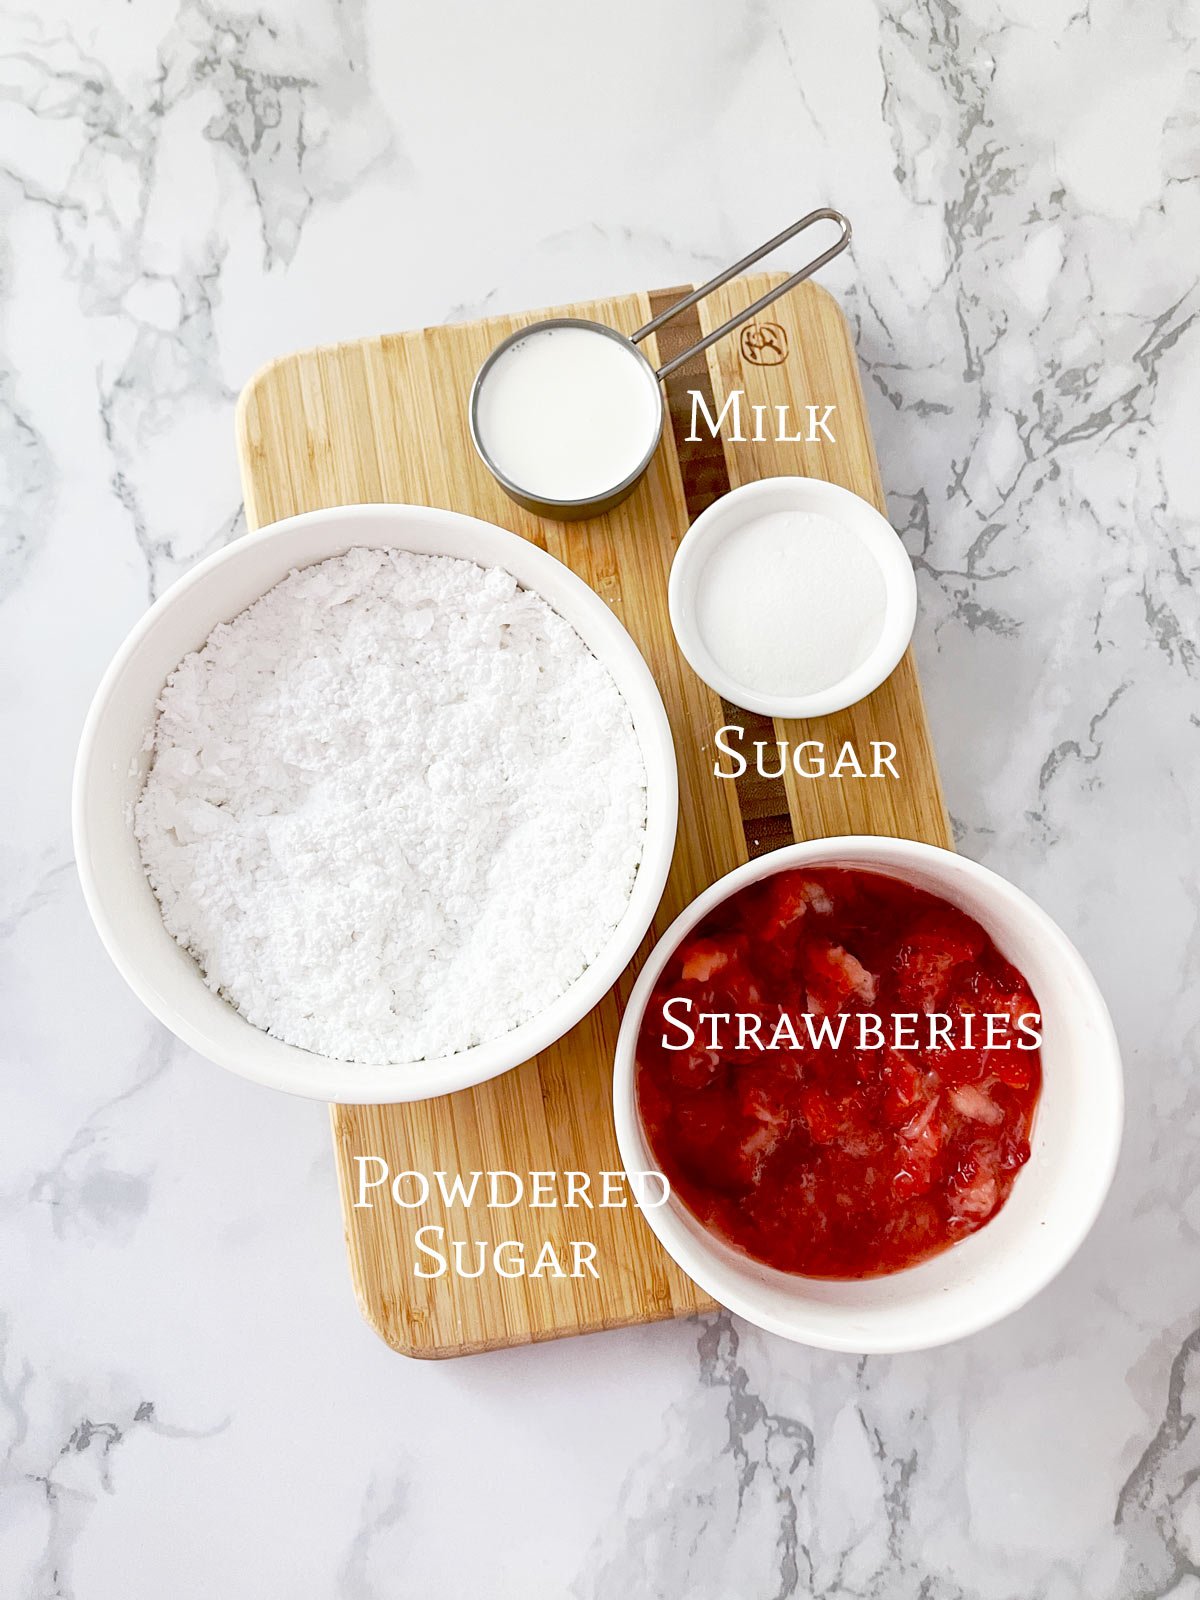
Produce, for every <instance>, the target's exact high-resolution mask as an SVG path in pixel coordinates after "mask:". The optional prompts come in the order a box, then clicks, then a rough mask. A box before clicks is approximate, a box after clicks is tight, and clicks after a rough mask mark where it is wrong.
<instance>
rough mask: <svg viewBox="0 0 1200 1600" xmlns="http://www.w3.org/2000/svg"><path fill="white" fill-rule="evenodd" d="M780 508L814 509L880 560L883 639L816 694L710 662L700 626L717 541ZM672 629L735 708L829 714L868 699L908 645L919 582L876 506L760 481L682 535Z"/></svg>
mask: <svg viewBox="0 0 1200 1600" xmlns="http://www.w3.org/2000/svg"><path fill="white" fill-rule="evenodd" d="M778 511H796V512H815V513H818V514H820V515H821V516H826V517H829V518H831V519H832V520H833V521H834V522H838V523H840V524H841V525H842V527H844V528H845V529H846V530H847V532H848V533H850V534H852V535H854V536H856V537H857V538H858V539H859V540H861V542H862V543H863V544H864V545H865V546H866V547H867V549H868V550H869V551H870V552H871V554H872V555H873V556H874V557H875V560H876V561H877V562H878V564H879V570H880V572H881V573H882V575H883V582H884V588H885V592H886V601H885V610H884V618H883V627H882V628H881V630H880V634H879V640H878V642H877V644H876V645H875V648H874V649H873V650H872V651H871V654H870V655H869V656H868V657H867V659H866V660H865V661H864V662H862V664H861V665H860V666H858V667H856V668H855V669H854V671H853V672H851V673H849V674H848V675H847V676H846V677H845V678H842V679H841V680H840V681H839V682H838V683H834V684H830V685H829V686H828V688H825V689H821V690H818V691H817V692H816V693H814V694H805V695H782V694H781V695H774V694H764V693H762V692H761V691H760V690H757V689H750V688H747V687H746V685H745V684H742V683H739V682H738V681H737V679H736V678H733V677H731V676H730V675H729V673H727V672H726V671H725V670H724V668H723V667H722V666H721V665H720V664H719V663H718V662H717V661H715V660H714V659H713V656H712V654H711V652H710V651H709V649H708V646H707V645H706V644H705V642H704V639H703V637H702V636H701V633H700V629H699V627H698V626H697V623H696V586H697V584H698V582H699V580H700V576H701V574H702V572H703V570H704V567H705V564H706V563H707V562H708V560H709V558H710V557H711V556H712V554H713V552H714V550H715V549H716V547H717V545H718V544H719V543H720V542H721V541H722V540H723V539H725V538H726V537H727V536H728V535H729V534H731V533H733V532H734V530H735V529H737V528H741V527H744V526H745V525H746V524H747V523H749V522H753V521H756V520H757V519H758V518H759V517H765V516H769V515H770V514H771V513H773V512H778ZM667 596H668V605H669V608H670V613H671V626H672V628H673V629H674V630H675V638H676V639H677V641H678V643H679V648H680V649H681V650H682V651H683V654H684V656H685V657H686V659H687V662H688V665H689V666H690V667H691V669H692V671H693V672H694V673H695V674H696V676H697V677H699V678H702V679H703V680H704V682H705V683H706V684H708V686H709V688H710V689H715V690H716V692H717V693H718V694H719V695H721V696H722V697H723V698H724V699H725V700H728V701H729V702H730V704H731V705H735V706H742V707H743V708H744V709H745V710H747V711H758V712H760V713H761V714H762V715H763V716H767V717H824V716H828V715H829V714H830V712H833V711H842V710H844V709H845V708H846V707H847V706H852V705H854V704H856V702H857V701H859V700H864V699H866V697H867V695H869V694H871V693H872V691H873V690H875V689H878V687H879V685H880V684H881V683H882V682H883V681H884V679H885V678H886V677H888V676H889V675H890V674H891V673H892V672H893V671H894V670H895V667H896V665H897V663H898V662H899V660H900V658H901V656H903V654H904V652H905V651H906V650H907V649H908V642H909V640H910V639H911V638H912V631H913V624H914V622H915V621H916V616H917V581H916V578H915V577H914V576H913V569H912V562H911V561H910V560H909V559H908V554H907V552H906V551H905V548H904V546H903V544H902V543H901V542H900V539H899V537H898V536H897V534H896V531H895V529H894V528H893V527H892V525H891V524H890V523H889V522H888V521H887V519H886V518H885V517H881V516H880V514H879V512H878V511H876V509H875V507H874V506H873V505H869V504H868V502H867V501H866V500H863V499H862V498H861V497H860V496H859V495H856V494H853V493H851V491H850V490H849V489H843V488H841V487H840V486H839V485H838V484H836V483H825V482H824V481H823V480H822V479H820V478H760V479H758V480H757V481H756V482H754V483H744V484H743V485H742V486H741V488H740V489H733V490H731V491H730V493H729V494H726V495H722V497H721V498H720V499H719V500H717V501H715V502H714V503H713V504H712V505H711V506H709V508H708V510H707V511H702V512H701V513H700V515H699V516H698V517H697V518H696V520H695V522H693V523H692V526H691V527H690V528H689V529H688V531H687V533H686V534H684V536H683V539H682V540H681V541H680V544H679V549H678V550H677V551H676V552H675V559H674V561H673V562H672V564H671V579H670V583H669V585H668V590H667Z"/></svg>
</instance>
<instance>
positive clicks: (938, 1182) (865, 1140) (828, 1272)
mask: <svg viewBox="0 0 1200 1600" xmlns="http://www.w3.org/2000/svg"><path fill="white" fill-rule="evenodd" d="M668 1005H669V1006H670V1007H671V1011H670V1016H669V1017H668V1015H667V1014H666V1013H665V1010H664V1008H665V1007H667V1006H668ZM785 1012H786V1013H787V1014H788V1017H789V1019H791V1022H792V1024H794V1025H793V1026H790V1027H788V1028H783V1027H782V1026H780V1021H781V1018H782V1016H783V1014H784V1013H785ZM804 1013H808V1014H809V1016H808V1021H807V1023H806V1022H805V1021H804V1017H803V1014H804ZM739 1014H741V1016H742V1017H743V1018H747V1019H749V1023H750V1024H753V1023H754V1022H761V1026H760V1027H759V1028H758V1030H757V1032H756V1031H755V1030H754V1028H753V1027H752V1026H746V1025H743V1031H742V1035H741V1036H740V1037H739V1032H738V1015H739ZM863 1014H875V1018H876V1020H877V1021H878V1022H879V1023H880V1024H881V1027H880V1030H879V1032H878V1033H876V1032H873V1031H871V1030H870V1028H868V1031H867V1032H866V1034H865V1035H864V1034H862V1033H861V1032H859V1031H858V1027H859V1025H860V1024H861V1023H862V1022H865V1021H866V1020H867V1018H866V1017H865V1016H864V1015H863ZM902 1014H903V1015H902ZM914 1014H915V1016H914ZM843 1016H845V1017H846V1018H847V1022H846V1023H845V1025H844V1026H843V1027H842V1032H841V1036H840V1040H838V1042H836V1043H835V1042H834V1039H835V1037H836V1033H837V1023H838V1019H839V1018H841V1017H843ZM988 1016H990V1017H991V1018H992V1019H993V1020H992V1021H991V1022H990V1023H985V1018H986V1017H988ZM704 1018H707V1019H709V1020H702V1019H704ZM723 1018H728V1019H729V1020H728V1021H722V1020H720V1019H723ZM681 1019H682V1021H681ZM712 1019H717V1020H715V1021H714V1020H712ZM1031 1019H1032V1020H1031ZM1040 1020H1041V1019H1040V1015H1039V1012H1038V1005H1037V1001H1036V1000H1035V998H1034V996H1033V994H1032V992H1031V990H1030V988H1029V985H1028V984H1027V983H1026V982H1025V979H1024V978H1023V977H1022V976H1021V974H1020V973H1019V972H1018V971H1017V970H1016V968H1015V967H1014V966H1012V964H1011V963H1010V962H1008V961H1006V960H1005V959H1004V957H1003V956H1002V955H1001V954H1000V952H999V951H998V950H997V949H996V946H995V945H994V944H993V943H992V941H991V939H990V938H989V937H988V936H987V934H986V933H985V932H984V930H983V929H982V928H981V927H980V925H979V924H978V923H977V922H976V921H974V919H973V918H971V917H969V916H967V915H966V914H965V913H964V912H962V911H959V910H957V909H956V908H955V907H954V906H952V905H950V904H949V903H948V902H947V901H945V900H941V899H939V898H938V897H937V896H935V895H931V894H927V893H925V892H924V891H923V890H921V889H916V888H913V887H912V886H910V885H909V884H906V883H902V882H900V881H899V880H897V879H894V878H889V877H886V876H884V875H883V874H881V873H875V872H863V871H856V870H850V869H822V870H819V871H807V870H804V869H796V870H792V871H787V872H780V873H777V874H775V875H774V876H772V877H769V878H767V879H765V880H763V881H762V882H760V883H756V884H752V885H750V886H749V887H748V888H746V889H743V890H741V891H740V892H739V893H738V894H735V895H733V896H731V898H730V899H728V900H726V901H725V902H723V903H722V904H721V905H719V906H718V907H717V908H716V909H715V910H714V911H712V912H711V913H710V914H709V915H708V916H707V917H706V918H705V919H704V920H703V921H702V922H701V923H700V924H699V925H698V926H697V927H696V928H695V929H694V930H693V931H692V932H691V933H690V934H689V935H688V936H687V938H686V939H685V940H684V941H683V943H682V944H681V945H680V947H679V949H678V950H676V951H675V952H674V954H673V955H672V957H671V959H670V961H668V963H667V965H666V968H665V969H664V971H663V973H662V976H661V977H660V978H659V981H658V984H657V986H656V988H655V991H654V993H653V995H652V996H651V999H650V1003H649V1005H648V1006H647V1008H646V1015H645V1017H644V1019H643V1022H642V1028H641V1032H640V1035H639V1038H638V1048H637V1096H638V1106H639V1110H640V1112H641V1117H642V1123H643V1126H644V1128H645V1130H646V1135H647V1138H648V1139H649V1142H650V1147H651V1149H652V1150H653V1152H654V1156H655V1159H656V1160H657V1162H658V1164H659V1167H660V1168H661V1170H662V1171H663V1172H664V1173H665V1174H666V1176H667V1178H668V1179H669V1181H670V1183H671V1187H672V1188H673V1189H674V1191H675V1192H676V1194H677V1195H678V1196H679V1197H680V1199H681V1200H682V1201H683V1202H684V1204H685V1205H686V1206H687V1207H688V1208H689V1209H690V1210H691V1211H692V1212H693V1213H694V1214H695V1216H696V1217H697V1218H698V1219H699V1220H700V1221H701V1222H702V1223H704V1225H705V1226H706V1227H708V1228H710V1229H712V1230H713V1231H714V1232H715V1233H717V1234H719V1235H721V1236H722V1237H723V1238H725V1239H726V1240H728V1241H729V1243H731V1244H733V1245H735V1246H737V1247H738V1248H739V1249H741V1250H744V1251H745V1252H746V1253H747V1254H748V1255H750V1256H753V1257H754V1258H755V1259H756V1260H758V1261H762V1262H764V1263H766V1264H767V1265H768V1266H772V1267H778V1268H780V1269H782V1270H783V1271H785V1272H795V1273H802V1274H804V1275H805V1276H809V1277H820V1278H868V1277H875V1276H877V1275H878V1274H881V1273H887V1272H896V1271H899V1270H900V1269H901V1268H902V1267H909V1266H913V1265H914V1264H915V1263H916V1262H918V1261H923V1260H925V1259H926V1258H927V1257H929V1256H932V1255H936V1254H937V1253H938V1252H939V1251H941V1250H944V1249H946V1248H947V1246H948V1245H951V1244H953V1243H954V1242H955V1241H956V1240H958V1239H961V1238H963V1237H965V1236H966V1235H967V1234H969V1233H973V1232H974V1231H975V1229H977V1228H981V1227H982V1226H983V1225H984V1223H986V1222H987V1221H988V1219H989V1218H990V1217H993V1216H995V1214H996V1212H997V1211H998V1210H999V1209H1000V1207H1001V1206H1002V1205H1003V1204H1004V1202H1005V1200H1006V1199H1007V1198H1008V1194H1009V1191H1010V1190H1011V1188H1012V1185H1013V1181H1014V1179H1015V1178H1016V1175H1017V1172H1018V1171H1019V1170H1020V1168H1021V1166H1022V1165H1023V1164H1024V1162H1025V1161H1027V1160H1028V1158H1029V1135H1030V1128H1031V1126H1032V1123H1033V1115H1034V1110H1035V1108H1036V1106H1037V1099H1038V1093H1039V1091H1040V1088H1041V1081H1042V1079H1041V1055H1040V1050H1039V1049H1038V1048H1037V1047H1036V1043H1035V1041H1036V1040H1038V1039H1039V1038H1040ZM822 1027H824V1028H825V1029H826V1030H827V1031H826V1032H825V1033H822V1031H821V1030H822ZM685 1029H686V1031H685ZM688 1032H691V1033H693V1034H694V1039H693V1040H692V1041H690V1042H684V1041H686V1040H687V1033H688ZM880 1035H882V1037H883V1042H882V1044H880V1043H878V1042H877V1041H878V1039H879V1037H880ZM897 1037H898V1038H899V1040H900V1042H901V1044H902V1045H903V1048H898V1047H897V1043H896V1040H897ZM864 1038H865V1040H866V1045H867V1047H866V1048H860V1047H859V1046H860V1043H861V1041H862V1040H863V1039H864ZM931 1038H932V1044H931V1042H930V1040H931ZM668 1044H671V1045H674V1046H675V1047H676V1048H673V1049H672V1048H668V1047H667V1046H668ZM951 1044H953V1045H954V1046H955V1047H954V1048H950V1046H951ZM914 1045H915V1048H914V1047H913V1046H914ZM772 1046H774V1047H772ZM1005 1046H1007V1048H1005Z"/></svg>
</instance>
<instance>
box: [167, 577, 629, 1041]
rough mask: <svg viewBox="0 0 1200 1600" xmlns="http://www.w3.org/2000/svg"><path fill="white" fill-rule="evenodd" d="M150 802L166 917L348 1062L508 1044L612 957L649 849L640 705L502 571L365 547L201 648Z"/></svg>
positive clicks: (305, 1037)
mask: <svg viewBox="0 0 1200 1600" xmlns="http://www.w3.org/2000/svg"><path fill="white" fill-rule="evenodd" d="M153 752H154V754H153V765H152V767H151V770H150V774H149V776H148V778H147V781H146V786H145V789H144V791H143V793H142V796H141V798H140V800H139V802H138V805H137V810H136V824H135V826H136V834H137V838H138V842H139V844H140V846H141V851H142V859H143V861H144V863H145V867H146V872H147V875H148V876H149V879H150V882H151V884H152V885H153V887H154V890H155V893H156V894H157V895H158V897H159V900H160V902H161V904H162V913H163V921H164V923H165V924H166V927H167V929H168V931H169V932H170V933H171V934H172V935H173V936H174V937H175V938H176V939H177V940H178V941H179V943H180V944H181V945H183V946H184V948H185V949H187V950H188V951H190V952H191V954H192V955H193V956H194V957H195V959H196V960H197V962H198V963H199V965H200V966H201V968H202V969H203V972H204V975H205V979H206V981H207V983H208V984H209V986H210V987H211V988H213V989H215V990H216V991H217V992H218V993H220V994H222V995H223V996H225V998H226V999H227V1000H229V1001H230V1002H231V1004H233V1005H234V1006H236V1007H237V1009H238V1010H239V1011H240V1012H241V1013H242V1015H243V1016H245V1017H246V1018H247V1019H248V1020H249V1021H250V1022H252V1023H254V1024H255V1025H256V1026H257V1027H260V1028H263V1029H265V1030H267V1031H268V1032H270V1033H272V1034H274V1035H276V1036H277V1037H278V1038H280V1039H284V1040H286V1041H288V1042H289V1043H291V1044H295V1045H301V1046H303V1047H304V1048H306V1049H309V1050H315V1051H318V1052H320V1053H322V1054H324V1055H329V1056H334V1057H337V1058H339V1059H341V1060H345V1061H371V1062H385V1061H391V1062H403V1061H416V1060H421V1059H425V1058H428V1057H434V1056H440V1055H448V1054H451V1053H453V1052H455V1051H459V1050H464V1049H466V1048H468V1047H469V1046H470V1045H474V1044H479V1043H482V1042H484V1041H487V1040H489V1039H495V1038H498V1037H500V1036H501V1035H503V1034H505V1033H508V1032H510V1031H511V1030H512V1029H513V1028H515V1027H516V1026H517V1025H518V1024H519V1023H521V1022H524V1021H526V1020H528V1019H529V1018H530V1017H533V1016H534V1015H536V1014H537V1013H539V1012H540V1011H543V1010H544V1009H545V1008H546V1007H547V1006H548V1005H549V1004H550V1003H551V1002H552V1001H554V1000H556V999H557V998H558V997H559V996H560V995H561V994H563V993H564V992H565V991H566V990H567V989H568V988H569V987H570V985H571V984H572V982H573V981H574V980H575V979H576V978H578V977H579V975H580V974H581V973H582V972H583V971H584V969H585V968H586V967H587V966H589V965H590V964H591V963H592V962H593V961H595V959H596V957H597V956H598V955H599V954H600V952H601V950H602V949H603V947H604V945H605V943H606V942H607V940H608V938H609V936H610V935H611V933H612V932H613V929H614V928H615V927H616V925H617V923H618V922H619V920H620V918H621V917H622V915H623V914H624V911H625V908H626V905H627V903H628V901H629V896H630V892H631V890H632V886H633V881H634V877H635V875H636V872H637V868H638V864H639V861H640V859H641V852H642V845H643V839H644V834H645V822H646V793H645V781H646V779H645V770H644V767H643V763H642V757H641V750H640V747H639V744H638V740H637V736H636V734H635V732H634V728H633V723H632V720H631V718H630V714H629V709H628V707H627V706H626V704H625V701H624V699H623V697H622V695H621V693H620V691H619V690H618V689H617V686H616V684H615V683H614V682H613V680H612V677H611V676H610V674H609V673H608V671H607V669H606V668H605V667H603V666H602V665H601V663H600V662H599V661H598V660H597V659H596V657H595V656H593V655H592V653H591V652H590V651H589V650H588V648H587V646H586V645H585V644H584V643H583V641H582V639H581V638H580V637H579V635H578V634H577V633H576V632H575V631H574V629H573V628H572V627H571V626H570V624H569V623H568V622H567V621H566V620H565V619H564V618H563V617H561V616H559V614H558V613H557V612H556V611H554V610H553V609H552V608H551V607H550V606H549V605H548V604H547V603H546V601H544V600H543V599H542V598H541V597H540V596H538V595H536V594H533V593H531V592H530V591H529V590H526V589H522V588H520V587H519V586H518V584H517V583H516V582H515V580H514V579H513V578H512V577H511V576H510V575H509V574H508V573H506V572H503V571H501V570H499V569H497V568H490V569H488V568H483V567H479V566H476V565H474V564H473V563H471V562H468V561H460V560H456V559H453V558H451V557H447V556H423V555H414V554H410V553H407V552H402V551H386V550H369V549H356V550H351V551H350V552H349V553H348V554H346V555H344V556H339V557H337V558H335V559H333V560H329V561H324V562H321V563H320V564H319V565H317V566H313V567H307V568H305V569H303V570H301V571H298V572H293V573H292V574H291V576H290V577H288V578H286V579H284V581H283V582H282V583H280V584H278V585H277V586H276V587H275V588H274V589H272V590H270V591H269V592H268V593H267V594H265V595H264V596H263V597H262V598H261V599H260V600H258V601H257V602H256V603H255V604H254V605H252V606H251V607H250V608H249V609H248V610H247V611H244V612H243V613H242V614H241V615H240V616H239V617H237V618H235V619H234V621H232V622H230V623H227V624H222V625H221V626H219V627H217V628H215V629H214V630H213V632H212V634H211V635H210V637H209V639H208V641H207V643H206V644H205V645H204V647H203V649H201V650H200V651H198V652H196V653H194V654H192V655H189V656H188V657H186V659H185V660H184V661H182V662H181V663H180V665H179V667H178V668H177V669H176V671H175V672H174V673H172V675H171V677H170V679H169V680H168V683H167V686H166V688H165V689H164V691H163V694H162V697H161V700H160V702H159V718H158V722H157V724H156V727H155V730H154V742H153Z"/></svg>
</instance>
